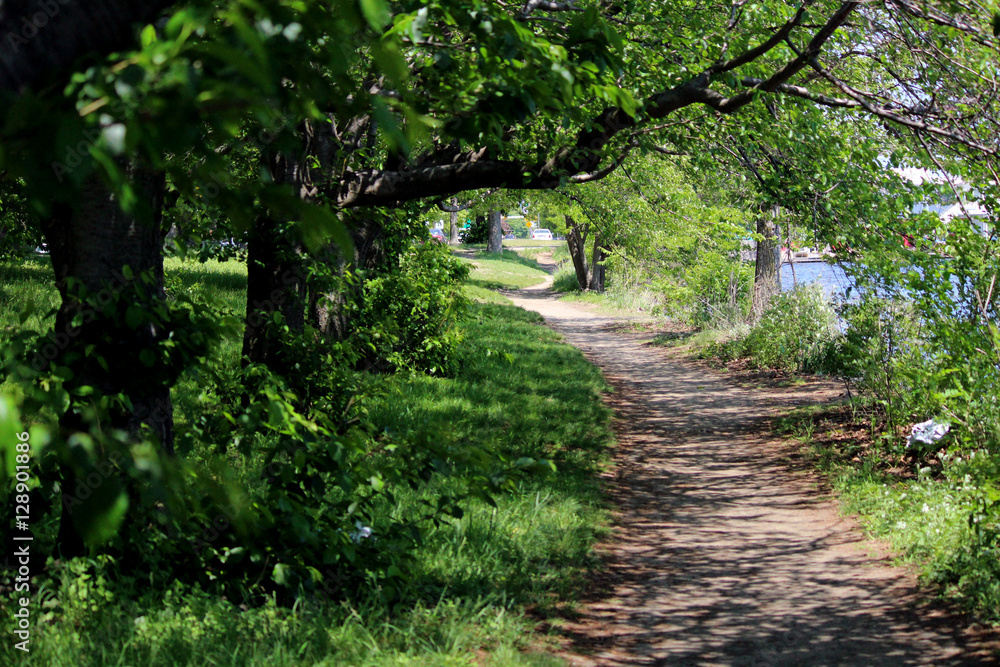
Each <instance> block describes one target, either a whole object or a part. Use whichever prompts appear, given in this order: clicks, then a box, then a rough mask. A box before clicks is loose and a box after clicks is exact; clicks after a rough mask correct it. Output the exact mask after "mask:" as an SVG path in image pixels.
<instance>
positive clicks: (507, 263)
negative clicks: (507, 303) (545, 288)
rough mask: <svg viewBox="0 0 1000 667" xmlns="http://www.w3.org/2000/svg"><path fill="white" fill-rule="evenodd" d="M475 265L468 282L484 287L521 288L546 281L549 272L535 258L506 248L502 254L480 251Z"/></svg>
mask: <svg viewBox="0 0 1000 667" xmlns="http://www.w3.org/2000/svg"><path fill="white" fill-rule="evenodd" d="M473 264H474V267H475V268H473V270H472V274H471V275H470V276H469V278H468V281H467V282H468V284H469V285H473V286H476V287H482V288H484V289H519V288H522V287H530V286H532V285H537V284H538V283H541V282H544V281H545V279H546V278H547V277H548V274H547V273H545V272H544V271H542V270H541V269H540V268H539V267H538V263H537V262H535V261H534V260H531V259H527V258H524V257H521V256H519V255H518V254H517V253H516V252H513V251H510V250H505V251H503V253H502V254H494V253H480V254H478V255H476V258H475V260H473Z"/></svg>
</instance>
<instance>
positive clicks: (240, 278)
mask: <svg viewBox="0 0 1000 667" xmlns="http://www.w3.org/2000/svg"><path fill="white" fill-rule="evenodd" d="M477 261H478V260H477ZM484 263H485V264H486V266H485V268H484V269H482V270H483V271H484V272H485V275H483V276H482V277H480V278H479V280H482V281H483V282H484V283H488V284H503V285H512V284H532V283H534V282H538V280H537V278H539V277H542V278H543V277H544V275H545V274H544V273H542V272H541V271H539V270H538V269H537V268H533V266H532V263H531V262H529V261H525V260H523V259H518V258H515V257H510V256H508V255H507V254H506V253H505V254H504V256H503V257H501V258H497V259H491V260H484ZM0 276H3V277H4V280H3V282H2V290H3V291H2V293H0V294H2V297H3V298H5V299H6V301H4V303H3V305H4V308H3V311H2V312H3V315H2V317H3V318H5V319H3V320H0V321H2V322H3V323H4V326H5V327H7V328H8V329H9V328H11V327H16V326H17V320H16V319H14V318H12V317H11V315H10V312H9V311H10V310H11V309H12V308H13V307H16V306H20V305H22V304H23V303H24V298H25V296H26V295H31V296H32V298H35V299H36V300H39V301H41V300H46V301H45V302H46V303H47V304H48V306H53V305H55V303H56V301H55V298H56V296H55V291H54V290H53V289H52V288H51V287H50V286H49V283H48V281H49V279H50V276H51V273H50V271H49V270H48V268H47V266H46V263H45V262H44V261H43V260H39V261H34V260H32V261H31V262H28V263H26V264H23V265H10V264H0ZM167 284H168V289H170V290H174V291H179V290H187V291H189V292H190V293H192V294H198V295H201V296H202V297H204V298H206V299H209V300H210V301H211V302H212V303H214V304H215V305H216V306H218V307H220V308H222V309H224V310H227V311H230V312H232V313H233V314H236V315H238V316H241V315H242V314H243V312H244V304H243V301H244V300H245V267H244V266H242V265H240V264H238V263H235V262H230V263H224V264H219V263H212V264H205V265H199V264H193V263H183V264H182V263H181V262H179V261H175V260H171V261H169V262H168V265H167ZM479 289H485V288H483V287H482V286H479ZM33 317H37V316H33ZM28 323H29V324H33V325H34V326H36V328H43V327H44V325H45V322H44V321H43V320H42V319H40V318H39V319H37V320H31V318H29V321H28ZM461 326H462V329H463V332H464V342H463V343H462V346H461V349H460V351H459V354H460V360H461V363H460V364H459V368H460V370H459V371H458V372H457V374H456V375H455V376H454V377H432V376H427V375H422V374H409V373H407V374H399V375H395V376H387V375H372V376H369V377H368V378H367V380H366V382H365V391H364V392H363V394H364V398H362V399H361V401H360V408H361V409H362V410H363V413H364V414H365V415H366V416H365V418H366V419H367V420H369V421H370V422H371V423H373V424H374V425H376V426H377V428H379V429H382V430H384V431H387V432H389V431H391V432H395V433H405V434H408V436H410V437H412V438H414V439H418V440H419V439H420V438H435V439H438V440H445V441H448V442H449V443H452V444H453V445H456V446H463V447H468V448H476V449H478V450H480V451H482V452H485V453H487V454H488V455H489V456H491V457H493V458H495V459H496V460H497V461H514V460H517V459H519V458H520V457H534V458H548V459H551V460H553V461H554V462H555V463H556V465H557V472H555V473H550V474H547V475H535V476H529V477H528V478H526V479H524V480H523V481H521V482H519V483H518V485H517V488H516V490H515V491H513V492H507V493H502V494H498V495H495V496H494V500H495V504H496V506H495V507H492V506H490V505H489V504H487V503H486V502H485V501H483V500H469V501H466V503H465V505H464V509H465V512H464V516H463V517H462V518H461V519H452V520H449V521H445V522H443V523H441V524H440V525H438V526H436V527H431V526H428V527H427V529H426V530H425V533H424V535H423V546H422V548H420V549H419V550H418V551H417V553H416V554H415V555H416V566H415V567H414V569H413V572H412V573H411V575H410V578H409V579H408V580H407V581H406V582H405V585H403V586H402V587H401V590H400V592H399V595H398V597H397V598H396V599H395V601H393V602H392V603H389V602H387V601H386V600H385V599H384V598H383V597H382V596H381V595H380V593H379V592H378V591H377V590H370V591H367V592H362V593H360V594H358V595H355V596H352V597H351V598H349V599H343V600H338V601H326V602H320V601H315V600H314V601H311V602H307V601H303V602H301V603H299V604H298V605H297V606H296V607H295V608H287V607H282V606H279V605H277V604H274V603H273V602H272V603H267V604H264V605H263V606H260V605H256V606H250V607H245V606H241V605H240V601H238V600H225V599H220V598H219V597H218V596H216V595H212V594H210V593H209V592H204V591H197V590H190V589H187V588H184V587H182V586H180V585H179V584H178V585H177V586H176V587H175V588H173V589H170V590H149V589H148V588H144V587H143V586H142V584H141V580H142V577H141V573H129V572H125V573H121V572H117V570H116V568H115V567H113V566H109V565H107V564H99V563H98V562H96V561H87V560H85V559H78V560H77V561H74V562H73V563H72V565H71V566H70V567H64V568H63V569H62V570H61V573H60V574H58V575H53V576H49V577H46V578H45V579H44V581H36V582H35V585H36V586H38V585H39V584H41V585H42V587H43V588H42V590H35V591H33V596H34V600H35V601H36V602H37V603H38V606H37V607H36V608H35V615H34V619H35V624H34V625H33V627H32V635H31V642H32V643H31V649H32V650H31V652H30V653H29V654H26V655H22V654H21V653H20V652H15V651H14V649H13V645H12V644H13V643H12V642H11V641H5V642H2V643H0V664H4V665H6V664H12V665H13V664H25V665H82V666H90V665H93V666H95V667H96V666H98V665H136V666H139V665H141V666H143V667H146V666H159V665H162V666H164V667H166V666H173V665H191V666H194V665H260V666H265V665H266V666H276V667H283V666H289V667H290V666H292V665H296V666H297V665H496V666H504V665H511V666H513V665H538V666H548V665H557V664H562V662H561V661H559V660H557V659H555V658H553V657H552V656H551V655H548V654H547V653H546V652H545V648H546V646H547V645H548V644H547V640H546V639H545V637H544V636H543V635H539V634H538V633H536V631H535V629H536V626H537V624H538V622H539V616H544V617H549V619H550V621H552V623H553V624H556V625H557V624H558V617H559V615H560V614H561V613H562V610H563V609H564V608H566V607H567V606H568V607H570V608H572V606H573V604H575V601H576V600H577V599H578V597H579V594H580V593H581V590H582V587H583V586H584V584H585V582H586V580H587V578H588V577H587V573H588V572H589V571H590V570H591V569H592V568H594V567H597V566H598V562H597V560H596V558H595V556H594V554H593V551H592V547H593V545H594V544H595V541H596V540H597V539H598V537H599V536H600V535H601V534H602V531H603V530H604V526H605V523H606V513H605V510H604V506H603V498H602V496H601V493H600V489H599V486H598V482H597V478H598V476H597V473H598V472H599V471H600V470H602V469H603V468H605V467H606V466H607V465H609V449H610V445H611V444H612V439H611V433H610V430H609V411H608V410H607V409H606V408H605V407H604V405H603V403H602V402H601V400H600V396H601V393H602V392H603V391H605V390H606V387H605V385H604V382H603V380H602V377H601V375H600V373H599V371H598V370H597V369H595V368H594V367H593V366H592V365H590V364H589V363H588V362H587V361H586V360H585V359H584V358H583V356H582V355H581V354H580V352H579V351H577V350H576V349H574V348H572V347H569V346H567V345H565V344H563V343H561V342H560V340H559V336H558V335H557V334H555V333H554V332H552V331H551V330H550V329H548V328H546V327H544V326H542V325H541V320H540V318H539V317H538V316H537V315H535V314H531V313H527V312H525V311H523V310H521V309H517V308H514V307H512V306H507V305H500V304H473V305H472V306H471V311H470V314H469V316H468V317H467V318H466V319H465V320H464V322H463V323H462V325H461ZM217 354H218V355H219V356H220V358H221V359H222V360H223V361H224V362H225V363H237V362H238V354H239V341H238V340H232V341H226V342H225V343H224V344H223V345H222V346H221V347H220V348H219V349H218V350H217ZM8 389H9V388H8V387H2V388H0V390H3V391H7V390H8ZM201 390H202V388H201V386H200V385H199V381H198V380H197V378H196V377H194V376H191V377H186V378H184V379H183V380H182V381H181V383H180V384H179V385H178V386H177V387H176V388H175V390H174V395H175V403H176V411H177V416H178V422H177V428H178V430H179V431H180V430H182V429H183V428H184V427H185V419H186V415H187V414H189V413H190V412H192V411H194V410H196V409H197V406H196V405H195V401H196V397H197V394H198V392H200V391H201ZM248 470H250V468H249V467H247V468H245V469H242V470H237V471H236V473H237V474H244V475H246V474H248ZM463 474H464V473H463V471H461V470H459V471H457V472H456V474H453V475H451V476H447V477H440V478H439V479H437V480H436V481H433V482H432V483H431V484H430V485H427V486H425V487H421V488H419V489H417V490H412V489H409V488H408V487H406V488H402V489H398V490H397V494H396V497H395V500H394V502H393V503H388V502H386V504H385V505H384V506H383V511H384V512H386V513H392V512H408V511H416V510H418V509H419V508H420V507H423V503H426V502H430V503H433V502H434V501H435V500H436V498H438V497H439V496H441V494H443V493H449V492H453V491H455V490H460V489H462V488H466V487H467V486H468V485H469V483H470V482H469V480H468V479H466V478H465V477H464V476H463ZM243 483H245V484H246V485H247V486H250V485H254V484H257V485H259V484H260V480H259V478H258V479H251V478H249V477H248V478H247V479H245V480H243ZM375 544H377V543H375ZM135 575H140V576H135ZM7 585H9V581H8V582H6V583H5V582H4V580H3V579H0V591H4V592H2V593H0V622H2V623H4V624H5V627H11V624H12V617H11V614H12V613H13V608H14V605H13V604H12V602H13V600H12V599H11V595H12V593H10V592H9V590H10V589H9V588H6V586H7ZM529 607H530V608H531V609H532V610H533V611H532V615H528V613H527V611H526V610H527V609H528V608H529Z"/></svg>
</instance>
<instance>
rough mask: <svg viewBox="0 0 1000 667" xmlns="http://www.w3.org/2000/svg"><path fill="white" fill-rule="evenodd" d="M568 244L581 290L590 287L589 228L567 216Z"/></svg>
mask: <svg viewBox="0 0 1000 667" xmlns="http://www.w3.org/2000/svg"><path fill="white" fill-rule="evenodd" d="M566 230H567V232H566V245H567V246H569V256H570V258H571V259H572V260H573V269H574V270H575V271H576V282H577V283H579V285H580V289H581V290H586V289H587V288H589V287H590V267H588V266H587V230H586V229H585V228H584V227H582V226H580V225H579V224H577V223H576V221H575V220H573V218H571V217H570V216H568V215H567V216H566Z"/></svg>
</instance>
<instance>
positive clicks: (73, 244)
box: [42, 166, 173, 452]
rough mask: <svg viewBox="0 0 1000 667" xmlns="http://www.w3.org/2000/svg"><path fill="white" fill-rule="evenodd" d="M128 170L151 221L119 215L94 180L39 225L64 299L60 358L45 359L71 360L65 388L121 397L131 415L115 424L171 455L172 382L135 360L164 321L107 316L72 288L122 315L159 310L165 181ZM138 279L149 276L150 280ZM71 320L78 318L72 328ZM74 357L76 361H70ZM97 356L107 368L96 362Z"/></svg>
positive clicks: (49, 352) (48, 352)
mask: <svg viewBox="0 0 1000 667" xmlns="http://www.w3.org/2000/svg"><path fill="white" fill-rule="evenodd" d="M126 170H127V172H128V175H129V178H130V179H131V180H132V182H133V183H134V184H135V185H136V189H137V190H139V192H140V193H141V195H142V196H143V198H144V200H145V202H146V203H147V205H148V208H147V212H148V213H149V216H150V218H151V219H150V220H142V221H140V220H136V219H135V218H133V217H132V216H130V215H127V214H126V213H124V212H122V210H121V209H120V208H119V206H118V202H117V201H116V200H115V198H114V196H113V195H112V194H111V192H110V191H109V190H108V189H107V187H105V185H104V184H103V182H101V181H100V179H99V178H98V177H96V176H92V177H91V179H90V183H89V184H88V185H87V186H86V187H85V188H84V189H83V190H82V193H81V201H80V203H79V205H78V206H77V207H76V208H75V209H71V208H70V207H68V206H66V205H58V206H57V209H56V211H55V212H54V214H53V216H52V217H51V218H49V219H47V220H45V221H43V223H42V227H43V232H44V234H45V242H46V243H47V244H48V246H49V250H50V252H49V257H50V259H51V261H52V267H53V269H54V271H55V277H56V287H57V288H58V290H59V296H60V297H61V299H62V302H61V304H60V306H59V311H58V313H57V314H56V323H55V332H54V335H53V337H52V342H53V343H54V347H55V348H57V350H58V352H57V353H56V352H55V350H53V346H50V345H46V346H45V347H44V348H43V353H44V355H45V357H46V358H48V360H49V361H51V360H53V359H67V358H68V359H70V361H69V362H67V363H68V364H69V365H70V367H71V368H72V369H73V372H74V377H73V379H72V380H71V381H70V382H69V383H67V384H69V385H71V386H72V387H82V386H90V387H94V388H95V389H97V390H98V391H99V392H100V393H101V394H103V395H108V396H111V395H117V394H124V395H125V396H127V397H128V398H129V399H130V401H131V403H132V406H133V409H132V410H131V411H129V412H127V413H125V412H123V413H120V414H117V415H113V416H112V419H113V420H114V424H113V425H114V426H115V427H117V428H122V429H125V430H127V431H128V432H129V433H133V434H138V432H139V430H140V429H141V428H143V427H147V428H149V430H150V432H151V435H153V436H154V437H156V439H157V440H159V442H160V443H161V445H162V446H163V447H164V449H165V450H166V451H168V452H170V451H172V449H173V409H172V407H171V404H170V383H171V380H170V379H169V378H167V377H165V376H163V374H162V372H156V371H158V370H160V369H153V370H152V371H151V372H152V374H151V372H143V369H147V368H148V364H144V363H142V357H141V353H143V352H148V351H149V350H151V349H153V348H155V346H156V345H158V343H159V342H160V340H161V339H162V337H163V336H164V335H165V333H166V332H164V331H163V328H162V323H160V322H158V318H157V317H156V316H155V315H153V316H149V317H143V318H142V319H141V320H140V321H139V323H138V324H137V325H136V326H134V327H133V326H130V324H129V323H127V322H126V321H125V320H129V319H131V318H129V317H125V318H121V317H119V318H116V317H115V315H122V314H123V313H119V312H117V310H115V312H114V313H113V314H112V315H111V317H109V316H108V313H110V312H111V310H113V309H108V308H104V309H102V310H98V309H97V308H94V307H93V306H91V305H88V304H87V303H84V302H81V300H80V298H79V296H80V293H79V292H78V291H77V289H75V288H74V287H72V286H71V283H72V284H76V285H80V286H82V287H83V288H84V289H85V290H86V292H88V293H89V294H90V295H91V296H92V297H94V298H96V300H97V303H98V304H102V305H103V304H111V303H117V304H119V308H118V310H123V311H124V310H126V309H128V307H129V304H130V303H131V304H132V305H133V306H138V307H139V309H140V310H141V311H143V313H145V314H150V313H153V312H154V311H155V310H158V309H160V308H162V304H163V302H164V290H163V255H162V248H163V234H162V231H161V229H160V222H161V213H162V205H163V193H164V180H163V175H162V174H159V173H153V172H149V171H147V170H143V169H140V168H136V167H132V166H128V167H127V169H126ZM126 267H127V268H126ZM143 275H145V276H148V282H144V280H143V279H142V276H143ZM129 300H130V301H129ZM134 312H135V311H134V310H133V313H134ZM77 315H81V316H82V317H81V318H78V319H79V320H80V321H79V322H78V323H77V324H78V326H74V324H73V319H74V317H76V316H77ZM89 345H94V346H95V347H94V348H93V352H92V354H90V355H85V354H84V351H85V349H86V348H87V347H88V346H89ZM57 354H58V356H57ZM77 355H79V357H80V358H74V357H76V356H77ZM99 356H100V357H103V359H104V362H105V363H106V365H107V367H106V368H105V367H104V366H103V365H102V364H101V363H100V362H98V361H97V359H98V357H99ZM147 360H148V359H147ZM68 388H69V387H68Z"/></svg>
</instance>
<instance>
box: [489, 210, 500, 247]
mask: <svg viewBox="0 0 1000 667" xmlns="http://www.w3.org/2000/svg"><path fill="white" fill-rule="evenodd" d="M502 217H503V216H502V214H501V213H500V211H498V210H496V209H491V210H490V213H489V217H488V218H487V220H488V223H489V234H488V236H487V238H486V252H501V251H502V250H503V229H501V227H500V223H501V219H502Z"/></svg>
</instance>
